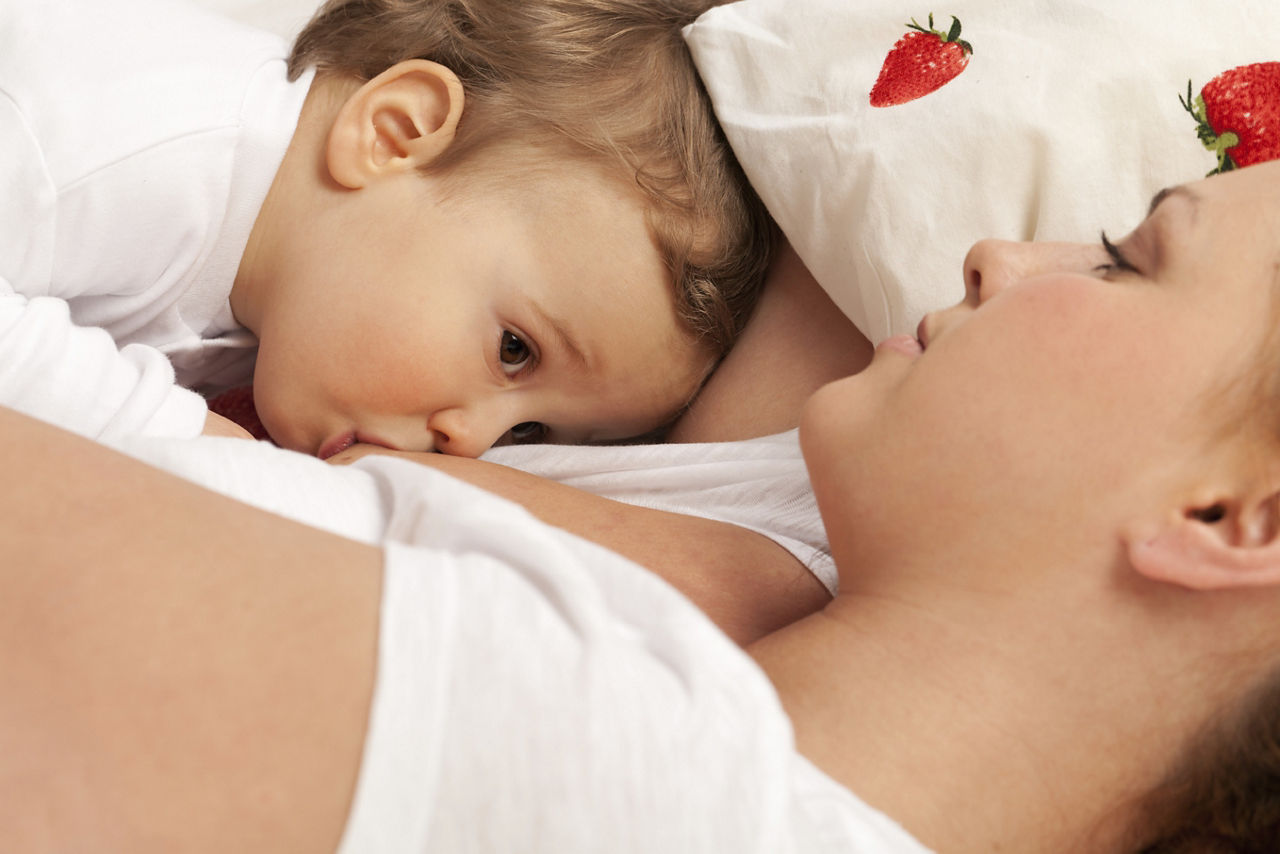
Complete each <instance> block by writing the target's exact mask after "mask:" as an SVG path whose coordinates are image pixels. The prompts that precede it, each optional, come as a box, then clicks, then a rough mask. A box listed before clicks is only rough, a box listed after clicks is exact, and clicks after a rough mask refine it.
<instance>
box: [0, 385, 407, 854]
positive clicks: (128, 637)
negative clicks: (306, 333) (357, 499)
mask: <svg viewBox="0 0 1280 854" xmlns="http://www.w3.org/2000/svg"><path fill="white" fill-rule="evenodd" d="M0 468H2V469H3V470H4V472H5V477H4V479H5V488H4V489H3V490H0V685H3V686H4V688H3V690H0V756H3V757H4V759H3V761H0V828H4V831H3V835H4V838H5V846H4V847H5V848H6V849H8V850H15V851H18V850H21V851H90V850H98V851H105V850H112V851H136V852H149V851H155V852H164V851H174V850H182V851H209V852H223V851H244V852H255V851H261V852H275V851H316V852H320V851H329V852H331V851H333V850H334V849H335V848H336V846H337V844H338V840H339V836H340V834H341V832H342V827H343V823H344V821H345V817H346V813H347V808H348V805H349V804H350V802H351V798H352V793H353V790H354V786H355V780H356V773H357V769H358V767H359V761H360V756H361V750H362V746H363V738H364V731H365V727H366V718H367V715H368V709H369V703H370V698H371V695H372V686H373V678H374V665H375V655H376V639H377V621H378V606H379V595H380V590H381V565H382V564H381V560H382V559H381V554H380V553H379V552H378V551H377V550H376V549H373V548H370V547H367V546H360V545H357V544H355V543H353V542H350V541H347V540H343V539H341V538H338V537H334V536H331V535H328V534H324V533H321V532H319V531H316V530H314V529H310V528H306V527H303V526H301V525H297V524H294V523H292V522H287V521H285V520H283V519H280V518H279V517H275V516H271V515H269V514H266V513H263V512H261V511H258V510H254V509H251V508H249V507H247V506H245V505H242V504H239V503H237V502H235V501H232V500H229V499H226V498H223V497H220V496H217V495H215V494H213V493H210V492H207V491H205V490H203V489H201V488H199V487H196V486H194V485H192V484H190V483H187V482H185V481H182V480H180V479H178V478H176V477H173V476H171V475H168V474H166V473H163V472H160V471H159V470H156V469H152V468H148V467H146V466H144V465H143V464H141V463H139V462H136V461H134V460H131V459H129V458H126V457H124V456H121V455H119V454H117V453H115V452H113V451H111V450H108V449H107V448H105V447H102V446H100V445H97V444H95V443H93V442H90V441H88V440H86V439H82V438H79V437H76V436H73V435H72V434H70V433H66V432H63V431H61V430H58V429H56V428H54V427H52V426H50V425H47V424H43V423H41V422H37V421H34V420H32V419H30V418H27V417H25V416H22V415H18V414H17V413H15V412H13V411H11V410H8V409H0Z"/></svg>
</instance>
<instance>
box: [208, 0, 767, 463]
mask: <svg viewBox="0 0 1280 854" xmlns="http://www.w3.org/2000/svg"><path fill="white" fill-rule="evenodd" d="M709 5H711V4H709V3H708V2H706V0H702V2H689V0H685V2H674V0H667V2H654V0H521V2H518V3H516V2H510V0H463V1H462V2H458V0H452V2H450V1H449V0H331V2H328V3H326V4H324V6H322V7H321V8H320V10H319V11H318V12H317V13H316V15H315V17H314V18H313V19H312V21H311V22H310V23H309V24H308V25H307V27H306V28H305V29H304V30H303V31H302V33H301V34H300V36H299V37H298V40H297V42H296V44H295V46H294V51H293V54H292V56H291V57H290V73H291V74H292V75H293V76H295V77H296V76H297V75H299V74H301V73H302V72H303V71H305V70H306V69H308V68H311V67H314V68H316V70H317V82H316V84H315V85H314V86H313V90H312V96H313V98H319V100H320V102H322V103H321V105H320V106H317V107H315V108H314V109H315V112H314V113H313V114H312V115H316V116H320V122H321V123H323V125H324V135H325V141H324V144H323V147H322V148H323V150H322V151H321V152H320V153H319V154H318V155H317V156H316V157H314V158H312V160H311V161H310V162H307V161H306V158H305V157H303V158H301V159H302V160H303V162H304V165H303V166H302V167H301V168H302V171H304V172H306V173H308V174H310V175H312V176H316V175H319V177H320V179H321V180H320V183H321V184H327V185H328V190H327V195H325V196H324V197H319V198H317V197H313V198H311V200H310V202H309V207H304V206H302V205H301V204H294V205H293V207H292V209H291V210H292V211H293V213H294V215H293V216H289V215H287V214H286V215H280V216H276V219H277V220H278V221H281V222H286V223H289V224H288V225H287V226H281V228H282V229H283V228H286V227H288V228H293V229H294V230H298V231H305V232H306V234H304V235H303V239H301V240H299V241H295V243H296V248H293V249H290V248H289V246H288V245H287V243H286V242H285V241H275V242H274V243H273V242H270V241H264V243H263V244H262V249H263V252H262V253H261V254H262V255H266V256H271V257H272V258H273V259H274V260H273V261H272V263H271V264H270V268H268V266H266V265H264V266H263V267H262V268H260V270H259V272H258V273H257V278H258V280H259V281H260V282H262V281H265V282H270V284H269V285H267V286H266V287H269V288H270V289H272V290H274V291H277V292H278V293H277V298H278V299H277V303H276V305H275V306H274V307H272V308H268V307H267V306H268V301H267V300H265V299H261V300H258V303H259V309H246V311H245V314H246V317H243V318H241V320H242V322H245V324H246V325H247V326H249V327H250V328H251V329H253V331H254V332H255V333H256V334H258V336H259V338H260V341H261V347H260V354H259V361H258V366H257V369H256V375H255V395H256V397H257V399H258V402H259V408H260V411H261V414H262V417H263V422H264V424H265V425H266V426H267V428H268V430H269V431H270V432H271V433H272V436H273V437H274V438H275V439H276V440H277V441H279V442H281V444H284V445H286V446H288V447H293V448H296V449H299V450H305V451H308V452H311V453H326V452H330V451H333V450H334V449H335V448H336V447H339V446H341V445H342V444H343V443H344V442H346V441H347V440H349V439H353V438H354V439H360V440H365V441H374V442H381V443H384V444H388V445H392V446H395V447H398V448H401V449H412V450H426V449H435V450H442V451H446V452H449V453H460V454H466V455H474V454H478V453H480V452H482V451H483V450H484V449H486V448H487V447H489V446H490V445H491V444H493V443H494V442H495V441H498V440H500V439H501V438H502V437H504V435H505V436H510V437H511V438H514V439H517V440H519V439H531V438H546V439H548V440H550V441H608V440H614V439H621V438H625V437H629V436H635V435H639V434H644V433H648V432H650V431H653V430H654V429H656V428H660V427H662V426H663V425H664V424H665V423H667V422H668V421H669V420H671V419H672V418H673V417H674V416H675V415H676V414H678V412H679V410H680V409H681V408H682V407H683V405H684V404H686V403H687V402H688V400H689V399H690V398H691V397H692V395H693V394H694V393H695V392H696V390H697V388H698V386H699V384H700V383H701V381H702V379H704V378H705V376H706V374H707V373H708V371H709V370H710V368H711V367H712V366H713V365H714V364H715V362H716V361H717V360H718V358H719V357H720V356H722V355H723V354H724V353H725V352H726V351H727V350H728V348H729V347H730V346H731V344H732V343H733V341H734V340H735V338H736V337H737V335H738V333H739V332H740V330H741V329H742V327H743V325H744V324H745V323H746V321H747V318H748V317H749V315H750V313H751V310H752V308H753V306H754V303H755V300H756V297H757V295H758V292H759V288H760V285H761V282H762V280H763V274H764V270H765V267H766V265H767V263H768V257H769V254H770V250H771V247H772V225H771V223H770V221H769V218H768V215H767V213H766V212H765V211H764V208H763V206H762V205H761V203H760V202H759V200H758V199H757V198H756V196H755V194H754V193H753V192H752V191H751V189H750V186H749V185H748V184H747V182H746V179H745V178H744V177H743V175H742V173H741V170H740V168H739V167H738V164H737V162H736V160H735V159H734V157H733V155H732V153H731V151H730V149H729V147H728V144H727V143H726V142H725V140H724V138H723V136H722V134H721V132H720V130H719V128H718V126H717V125H716V123H715V120H714V116H713V114H712V112H711V106H710V102H709V100H708V98H707V96H706V94H705V91H704V90H703V88H702V86H701V83H700V81H699V80H698V77H697V74H696V71H695V69H694V67H693V63H692V60H691V58H690V56H689V54H688V52H687V49H686V47H685V45H684V42H683V39H682V37H681V32H680V30H681V27H682V26H683V25H685V24H687V23H690V22H691V21H692V20H693V19H694V18H695V17H696V16H697V15H698V14H699V13H700V12H701V11H702V10H704V9H705V8H706V7H707V6H709ZM317 92H319V93H320V94H319V95H317ZM325 101H327V102H328V104H329V105H330V106H329V107H328V108H326V107H325V106H324V105H323V102H325ZM308 103H309V108H310V104H311V99H309V102H308ZM326 109H327V111H326ZM307 122H308V112H307V111H304V114H303V119H302V122H300V125H299V132H300V134H302V132H303V131H304V128H305V125H306V123H307ZM296 140H297V138H295V141H296ZM291 156H292V153H291ZM287 168H288V158H286V166H285V167H282V172H283V171H284V170H285V169H287ZM389 175H390V176H394V177H391V178H388V176H389ZM408 178H412V179H413V180H412V181H410V180H407V179H408ZM274 192H275V191H274V189H273V193H274ZM289 204H290V203H289V202H288V201H286V202H285V203H284V205H285V207H288V205H289ZM271 206H272V200H271V199H269V200H268V208H267V209H269V208H270V207H271ZM267 209H264V211H265V210H267ZM387 211H397V212H398V214H396V215H395V217H394V223H392V222H391V220H389V219H388V214H387V213H386V212H387ZM304 218H305V225H304V226H300V225H299V222H300V221H302V220H303V219H304ZM307 240H310V241H311V244H310V246H309V247H308V246H307V245H306V241H307ZM344 241H348V242H349V245H344ZM252 249H253V244H252V243H251V250H252ZM361 254H363V255H364V256H365V259H364V261H363V263H362V264H361V265H360V267H359V268H358V269H335V267H336V268H343V267H347V268H351V267H353V264H352V262H351V261H350V258H351V256H353V255H354V256H357V257H358V256H360V255H361ZM246 257H248V256H246ZM289 278H292V279H294V280H296V281H298V282H300V283H304V285H305V289H306V290H307V291H309V293H304V292H303V289H302V288H301V287H300V288H298V289H297V290H298V296H297V298H296V299H289V298H287V297H286V296H285V294H286V293H287V292H288V291H289V288H288V287H286V286H284V285H283V284H281V282H283V281H284V280H285V279H289ZM326 278H328V279H334V280H338V282H339V283H340V284H335V285H334V286H333V287H334V288H335V290H333V291H326V290H325V289H324V286H323V285H322V284H317V283H319V282H322V281H323V280H324V279H326ZM410 279H417V280H419V281H410ZM237 285H240V282H239V280H238V282H237ZM337 288H345V289H346V290H345V292H344V291H341V290H336V289H337ZM254 289H259V290H261V288H260V287H259V286H258V285H251V286H246V287H244V288H243V289H242V290H244V291H250V290H254ZM386 291H390V292H391V294H390V297H389V296H388V294H387V293H384V292H386ZM397 291H398V293H397ZM316 300H322V301H327V302H328V304H329V307H328V313H333V312H334V308H333V304H334V303H335V302H337V301H339V300H340V309H341V312H342V313H344V314H345V317H342V318H338V317H330V316H327V314H326V308H325V306H315V305H314V303H315V301H316ZM302 303H309V304H310V305H311V306H312V307H305V306H303V307H301V308H300V304H302ZM234 304H235V300H234V298H233V305H234ZM266 314H272V315H273V316H274V317H275V320H274V321H272V320H269V319H268V318H267V317H265V316H264V315H266ZM299 315H306V317H305V325H304V324H303V323H302V322H301V321H299V320H298V319H297V317H298V316H299ZM237 316H238V317H239V316H240V311H237ZM291 318H292V319H291ZM486 323H487V324H488V326H486ZM415 337H416V339H417V343H418V344H419V345H420V349H419V350H415V349H414V348H413V346H411V345H410V343H409V342H410V341H411V340H412V339H414V338H415ZM308 338H310V339H311V342H308V340H307V339H308ZM317 340H318V341H321V342H324V346H323V347H320V346H319V345H318V344H316V343H314V342H315V341H317ZM308 347H310V348H311V352H310V353H308V352H307V350H308ZM463 350H465V351H466V352H462V351H463ZM472 351H474V353H473V352H472ZM482 354H483V358H488V359H489V361H490V363H491V364H490V365H489V366H488V368H487V369H486V370H484V371H476V370H473V369H472V365H471V364H470V362H481V361H483V358H482ZM327 366H328V367H331V368H332V370H326V367H327ZM326 373H327V374H328V376H322V377H319V378H318V379H317V378H316V375H317V374H326ZM321 409H322V410H324V411H320V410H321ZM312 410H315V412H314V414H313V415H308V414H307V413H308V412H310V411H312ZM424 423H425V424H427V426H428V428H429V429H427V430H423V429H422V426H423V424H424ZM415 430H416V433H415Z"/></svg>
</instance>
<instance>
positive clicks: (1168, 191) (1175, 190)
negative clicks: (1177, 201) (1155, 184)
mask: <svg viewBox="0 0 1280 854" xmlns="http://www.w3.org/2000/svg"><path fill="white" fill-rule="evenodd" d="M1170 196H1184V197H1185V198H1186V199H1188V200H1189V201H1191V202H1198V201H1200V197H1199V196H1197V195H1196V194H1195V193H1193V192H1191V191H1190V190H1188V189H1187V188H1186V187H1185V186H1183V185H1181V184H1179V185H1178V186H1176V187H1165V188H1164V189H1163V190H1161V191H1160V192H1158V193H1156V194H1155V195H1154V196H1152V197H1151V204H1150V205H1148V206H1147V216H1151V215H1152V214H1153V213H1155V212H1156V208H1158V207H1160V203H1161V202H1163V201H1164V200H1165V199H1167V198H1169V197H1170Z"/></svg>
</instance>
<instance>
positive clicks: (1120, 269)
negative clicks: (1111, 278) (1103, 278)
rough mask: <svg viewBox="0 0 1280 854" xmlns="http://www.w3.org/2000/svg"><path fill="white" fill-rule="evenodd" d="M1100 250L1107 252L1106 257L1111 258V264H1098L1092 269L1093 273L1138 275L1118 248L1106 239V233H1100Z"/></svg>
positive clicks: (1135, 268) (1136, 269)
mask: <svg viewBox="0 0 1280 854" xmlns="http://www.w3.org/2000/svg"><path fill="white" fill-rule="evenodd" d="M1102 248H1103V249H1105V250H1106V251H1107V255H1109V256H1110V257H1111V263H1109V264H1099V265H1098V266H1097V267H1094V268H1093V270H1094V272H1095V273H1138V272H1140V271H1139V270H1138V268H1137V267H1135V266H1133V264H1132V263H1130V261H1129V259H1128V258H1126V257H1125V256H1124V253H1123V252H1121V251H1120V247H1118V246H1116V245H1115V244H1114V243H1112V242H1111V241H1110V240H1109V239H1108V238H1107V233H1106V232H1105V231H1104V232H1102Z"/></svg>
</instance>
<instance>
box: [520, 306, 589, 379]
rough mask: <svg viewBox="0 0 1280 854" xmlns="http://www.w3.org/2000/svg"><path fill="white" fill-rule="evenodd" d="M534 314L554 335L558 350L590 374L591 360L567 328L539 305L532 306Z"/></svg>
mask: <svg viewBox="0 0 1280 854" xmlns="http://www.w3.org/2000/svg"><path fill="white" fill-rule="evenodd" d="M533 309H534V312H535V313H536V314H537V315H538V316H539V317H540V318H541V319H542V322H543V323H545V324H546V325H547V326H548V327H549V328H550V329H551V331H552V333H554V335H555V337H556V340H557V341H558V342H559V344H560V348H561V349H562V350H564V352H565V353H567V354H568V356H569V359H570V360H571V361H573V362H575V363H577V364H578V365H579V366H580V367H581V368H582V369H583V370H584V371H586V372H587V373H590V372H591V360H590V359H588V358H587V354H586V353H585V352H584V351H583V349H582V347H581V346H579V344H578V342H577V341H576V340H575V339H574V337H573V335H572V334H571V333H570V332H569V329H568V327H567V326H566V325H565V324H564V323H562V322H560V320H559V319H558V318H555V317H552V316H551V315H550V314H548V313H547V312H546V311H545V310H544V309H543V308H542V306H540V305H537V304H535V305H534V306H533Z"/></svg>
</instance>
